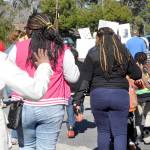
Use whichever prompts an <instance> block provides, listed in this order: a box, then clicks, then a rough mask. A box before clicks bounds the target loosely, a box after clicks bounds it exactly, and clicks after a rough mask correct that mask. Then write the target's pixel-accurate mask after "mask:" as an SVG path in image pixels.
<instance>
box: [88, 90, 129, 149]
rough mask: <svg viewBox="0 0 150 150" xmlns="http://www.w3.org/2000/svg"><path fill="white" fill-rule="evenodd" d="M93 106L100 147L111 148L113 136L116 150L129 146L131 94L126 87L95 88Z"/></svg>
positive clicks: (92, 99)
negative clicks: (128, 122) (128, 127)
mask: <svg viewBox="0 0 150 150" xmlns="http://www.w3.org/2000/svg"><path fill="white" fill-rule="evenodd" d="M90 96H91V108H92V113H93V115H94V118H95V122H96V126H97V131H98V149H99V150H109V149H110V147H109V146H110V141H111V136H112V137H113V139H114V149H115V150H126V148H127V120H128V113H129V95H128V91H127V90H124V89H105V88H97V89H94V90H93V91H92V92H91V94H90Z"/></svg>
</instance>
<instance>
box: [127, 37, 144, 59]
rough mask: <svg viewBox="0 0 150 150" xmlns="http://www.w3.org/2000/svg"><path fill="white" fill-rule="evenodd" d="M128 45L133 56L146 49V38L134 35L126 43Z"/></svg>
mask: <svg viewBox="0 0 150 150" xmlns="http://www.w3.org/2000/svg"><path fill="white" fill-rule="evenodd" d="M126 47H127V48H128V50H129V51H130V53H131V55H132V56H133V57H134V56H135V54H136V53H137V52H144V51H145V50H146V45H145V42H144V40H143V39H141V38H140V37H137V36H134V37H132V38H131V39H129V40H128V41H127V43H126Z"/></svg>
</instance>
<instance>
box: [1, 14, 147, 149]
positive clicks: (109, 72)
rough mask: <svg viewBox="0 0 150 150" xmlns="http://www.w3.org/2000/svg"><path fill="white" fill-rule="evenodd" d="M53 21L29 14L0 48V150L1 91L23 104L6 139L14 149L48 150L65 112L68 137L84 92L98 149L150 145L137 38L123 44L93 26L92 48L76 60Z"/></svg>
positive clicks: (80, 109) (108, 31) (80, 111)
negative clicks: (15, 145)
mask: <svg viewBox="0 0 150 150" xmlns="http://www.w3.org/2000/svg"><path fill="white" fill-rule="evenodd" d="M52 22H53V21H52V19H51V18H50V16H48V15H47V14H44V13H34V14H33V15H31V16H30V17H29V18H28V21H27V24H26V26H25V29H26V31H24V32H23V31H20V30H15V31H14V32H12V33H11V34H10V35H9V42H10V43H11V46H10V47H8V48H6V47H5V45H4V43H3V42H0V51H1V52H0V61H1V63H0V68H1V73H0V91H1V92H0V98H1V102H0V125H1V128H0V137H2V138H1V139H0V150H8V149H9V144H8V143H9V138H8V136H9V135H8V131H7V123H6V122H7V121H6V118H5V115H4V112H3V107H4V103H3V97H4V95H3V89H5V90H6V91H7V95H8V97H10V98H11V99H12V101H13V100H20V101H23V108H22V112H21V122H22V123H21V124H20V126H19V127H18V128H17V129H16V131H14V130H13V131H12V133H11V134H12V135H11V136H12V138H18V139H19V141H18V142H19V143H18V144H19V149H20V150H36V149H37V150H55V149H56V144H57V141H58V137H59V133H60V132H61V126H62V123H63V119H64V114H65V108H66V110H67V115H68V119H67V129H68V133H67V135H68V138H73V137H75V134H76V133H75V130H74V128H75V122H76V121H78V122H81V121H82V120H83V110H84V99H85V96H86V95H87V94H88V93H89V94H90V104H91V110H92V114H93V116H94V120H95V123H96V127H97V147H98V150H110V149H111V148H110V147H111V145H113V149H114V150H127V149H129V150H136V149H137V143H138V140H140V139H143V140H144V142H145V143H146V144H150V134H149V132H150V108H149V97H150V95H149V94H150V90H149V88H150V78H149V74H150V72H149V67H150V66H149V65H148V63H147V55H146V53H145V51H148V49H147V47H146V44H145V42H144V40H143V39H142V38H140V37H139V35H138V32H137V31H134V32H133V33H134V36H133V37H132V38H131V39H129V40H128V41H127V43H126V45H125V44H122V43H121V40H120V38H119V36H118V35H117V34H116V33H115V32H114V31H113V30H112V29H111V28H108V27H103V28H100V29H99V30H98V31H97V34H96V42H95V46H94V47H93V48H91V49H90V50H89V52H88V54H87V56H86V58H85V60H84V62H80V61H79V60H78V52H77V51H76V49H75V48H74V47H72V46H70V45H68V44H66V43H64V42H63V38H62V37H61V35H60V34H59V33H58V31H57V30H56V28H55V25H53V23H52ZM65 106H66V107H65ZM141 114H142V117H141ZM143 116H144V118H145V120H144V124H142V122H143V120H142V121H141V119H143ZM142 125H143V126H142ZM141 127H142V128H141ZM135 131H136V132H135ZM139 132H140V133H139ZM20 133H21V134H20ZM14 135H15V136H14ZM112 143H113V144H112Z"/></svg>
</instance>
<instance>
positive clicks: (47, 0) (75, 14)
mask: <svg viewBox="0 0 150 150" xmlns="http://www.w3.org/2000/svg"><path fill="white" fill-rule="evenodd" d="M80 2H81V3H82V4H83V3H85V2H86V1H85V0H82V1H81V0H80ZM55 5H56V4H55V0H42V1H41V5H40V6H41V9H42V11H44V12H47V13H50V14H51V16H53V17H55ZM76 6H78V5H76V1H75V0H59V10H58V11H59V29H61V30H63V29H70V28H81V27H87V26H88V27H90V28H91V29H92V30H94V29H95V28H97V27H98V22H99V20H100V19H106V20H111V21H119V22H129V21H131V19H132V13H131V11H130V10H129V9H128V7H127V6H122V5H121V4H120V3H118V2H115V1H113V0H106V1H105V3H104V5H103V7H102V5H95V4H94V3H91V4H90V5H89V7H88V8H85V7H76Z"/></svg>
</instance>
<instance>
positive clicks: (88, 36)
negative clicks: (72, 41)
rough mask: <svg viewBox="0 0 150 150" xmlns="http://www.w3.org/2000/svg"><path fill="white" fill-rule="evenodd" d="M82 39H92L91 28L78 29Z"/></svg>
mask: <svg viewBox="0 0 150 150" xmlns="http://www.w3.org/2000/svg"><path fill="white" fill-rule="evenodd" d="M78 31H79V34H80V37H81V39H92V36H91V32H90V28H80V29H78Z"/></svg>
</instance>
